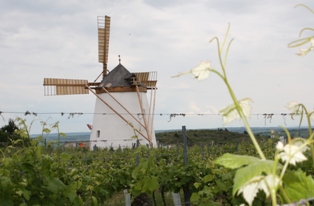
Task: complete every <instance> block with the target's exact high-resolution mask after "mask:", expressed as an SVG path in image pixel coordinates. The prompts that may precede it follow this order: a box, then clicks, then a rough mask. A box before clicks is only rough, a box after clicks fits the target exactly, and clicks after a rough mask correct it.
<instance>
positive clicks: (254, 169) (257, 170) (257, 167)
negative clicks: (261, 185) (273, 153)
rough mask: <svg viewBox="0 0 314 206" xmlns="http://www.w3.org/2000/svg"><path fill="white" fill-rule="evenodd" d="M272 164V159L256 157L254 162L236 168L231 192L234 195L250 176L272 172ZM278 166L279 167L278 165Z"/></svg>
mask: <svg viewBox="0 0 314 206" xmlns="http://www.w3.org/2000/svg"><path fill="white" fill-rule="evenodd" d="M273 166H274V161H271V160H261V159H258V160H256V161H255V162H254V163H252V164H250V165H248V166H246V167H243V168H240V169H238V170H237V171H236V174H235V177H234V185H233V191H232V194H233V195H235V194H236V192H237V191H238V190H239V189H240V188H241V186H242V185H244V184H245V183H247V182H248V181H250V180H251V179H252V178H254V177H256V176H260V175H262V174H263V173H266V174H272V170H273ZM278 166H279V167H280V165H278Z"/></svg>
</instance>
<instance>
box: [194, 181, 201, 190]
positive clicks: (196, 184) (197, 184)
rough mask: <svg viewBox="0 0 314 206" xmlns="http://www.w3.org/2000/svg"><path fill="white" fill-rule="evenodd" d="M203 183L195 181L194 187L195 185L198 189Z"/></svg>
mask: <svg viewBox="0 0 314 206" xmlns="http://www.w3.org/2000/svg"><path fill="white" fill-rule="evenodd" d="M201 185H202V184H201V183H198V182H195V183H194V187H195V188H196V189H198V188H199V187H200V186H201Z"/></svg>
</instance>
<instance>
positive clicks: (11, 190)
mask: <svg viewBox="0 0 314 206" xmlns="http://www.w3.org/2000/svg"><path fill="white" fill-rule="evenodd" d="M181 140H182V139H181ZM41 141H42V137H38V138H36V139H33V140H32V141H31V144H30V145H29V146H27V147H26V146H24V147H23V146H22V147H15V146H9V147H6V148H3V149H2V150H1V163H0V205H57V204H58V205H125V203H124V201H121V197H122V198H124V197H123V196H121V195H120V196H119V197H120V198H119V199H120V200H119V201H116V202H115V201H114V197H115V196H117V195H119V194H123V193H124V192H127V193H130V194H131V197H132V198H131V201H133V203H132V205H144V203H143V202H141V200H138V199H136V197H143V196H144V197H145V198H146V202H147V205H174V203H173V201H172V200H169V198H167V196H169V194H170V193H171V192H174V193H180V194H182V195H181V202H182V205H239V204H240V203H243V202H244V200H243V199H242V197H241V196H236V197H233V196H232V185H233V178H234V173H235V172H234V170H230V169H226V168H224V167H222V166H219V165H215V164H214V163H213V160H214V159H216V158H218V157H219V156H221V155H222V154H224V153H233V154H239V155H253V156H257V153H256V150H255V149H254V147H253V145H252V144H251V143H250V142H248V141H243V142H239V143H238V144H235V143H227V142H226V143H225V144H217V145H210V144H204V145H202V146H192V147H189V148H188V153H187V154H188V155H187V157H188V164H186V163H185V157H184V148H183V145H182V144H177V145H173V146H172V147H169V146H168V147H159V148H153V149H148V148H147V147H146V146H139V147H138V148H135V149H123V150H122V149H117V150H115V151H114V150H110V149H97V150H96V151H89V150H87V149H85V148H78V149H65V148H61V147H57V148H54V147H52V146H51V145H48V146H47V147H44V146H42V144H39V143H40V142H41ZM274 141H276V140H273V139H268V140H262V141H261V142H260V145H261V147H262V149H263V151H264V153H265V154H267V156H269V158H271V157H272V156H273V155H274V151H275V147H274V143H275V142H274ZM181 143H182V141H181ZM19 145H20V144H19ZM267 158H268V157H267ZM298 167H300V165H298ZM302 167H304V168H305V169H304V170H305V171H308V169H306V168H307V167H310V165H308V166H307V163H303V165H302ZM296 168H297V167H296ZM258 195H259V196H258V198H257V199H255V200H254V205H265V204H267V203H269V200H267V199H266V198H265V196H263V193H261V194H258ZM145 198H144V199H145ZM136 201H138V202H139V203H136Z"/></svg>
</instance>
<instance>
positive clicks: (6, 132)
mask: <svg viewBox="0 0 314 206" xmlns="http://www.w3.org/2000/svg"><path fill="white" fill-rule="evenodd" d="M19 126H20V124H19V125H16V123H15V121H14V120H12V119H9V122H8V124H7V125H5V126H3V127H1V129H0V142H1V143H2V144H1V146H8V145H16V146H21V145H22V143H23V144H26V145H28V144H29V143H30V137H29V136H27V135H26V136H25V135H22V133H23V128H19Z"/></svg>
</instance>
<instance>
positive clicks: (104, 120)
mask: <svg viewBox="0 0 314 206" xmlns="http://www.w3.org/2000/svg"><path fill="white" fill-rule="evenodd" d="M97 20H98V54H99V57H98V59H99V62H100V63H102V64H103V68H102V72H101V73H100V75H99V76H98V77H97V78H96V79H95V80H94V81H93V82H89V81H88V80H82V79H56V78H44V94H45V96H53V95H75V94H89V92H91V93H92V94H94V95H95V96H96V103H95V110H94V117H93V124H92V126H91V125H89V127H90V128H91V135H90V148H91V149H93V148H95V147H101V148H104V147H113V148H117V147H122V148H124V147H132V146H134V144H135V143H138V142H140V143H141V144H144V145H145V144H146V145H149V146H150V147H153V146H156V138H155V133H154V127H153V124H154V110H155V98H156V90H157V88H156V83H157V72H156V71H153V72H135V73H131V72H129V71H128V70H127V69H126V68H125V67H124V66H123V65H122V64H121V60H120V57H119V64H118V65H117V66H116V67H115V68H113V69H112V70H111V71H110V72H108V69H107V63H108V50H109V35H110V17H109V16H104V17H98V18H97ZM100 78H102V79H101V80H99V79H100ZM148 97H149V98H148Z"/></svg>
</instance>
